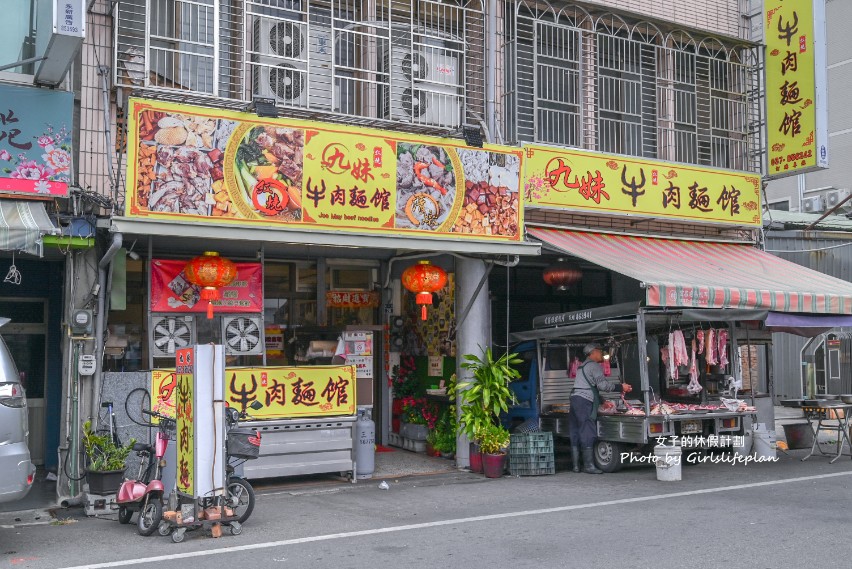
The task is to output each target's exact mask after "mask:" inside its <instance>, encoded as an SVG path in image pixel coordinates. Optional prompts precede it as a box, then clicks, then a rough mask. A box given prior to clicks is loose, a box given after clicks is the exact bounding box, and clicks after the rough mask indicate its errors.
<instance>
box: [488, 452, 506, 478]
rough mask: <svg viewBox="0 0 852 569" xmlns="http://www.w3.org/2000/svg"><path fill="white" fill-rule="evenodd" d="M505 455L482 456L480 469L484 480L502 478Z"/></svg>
mask: <svg viewBox="0 0 852 569" xmlns="http://www.w3.org/2000/svg"><path fill="white" fill-rule="evenodd" d="M506 456H508V455H506V454H505V453H503V454H485V453H483V454H482V469H483V470H484V471H485V477H486V478H500V477H501V476H503V469H504V468H505V467H506Z"/></svg>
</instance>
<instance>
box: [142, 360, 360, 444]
mask: <svg viewBox="0 0 852 569" xmlns="http://www.w3.org/2000/svg"><path fill="white" fill-rule="evenodd" d="M175 377H178V382H177V385H178V388H177V389H174V388H172V387H171V386H172V385H173V384H174V382H175ZM151 382H152V385H151V393H153V394H155V396H156V401H155V403H154V408H155V409H156V410H157V411H158V412H160V413H162V414H164V415H167V416H174V413H175V412H176V411H177V410H179V407H178V406H179V405H180V402H181V399H180V392H179V389H180V377H179V376H176V372H173V371H171V370H154V371H152V372H151ZM225 401H226V402H227V404H228V405H229V406H231V407H234V408H236V409H238V410H239V411H249V412H250V413H251V415H252V417H256V418H258V419H286V418H292V417H321V416H330V415H354V414H355V366H352V365H345V366H300V367H265V368H226V370H225ZM255 401H258V402H260V403H261V404H262V405H263V407H262V408H261V409H253V408H250V407H249V406H250V405H251V404H252V403H254V402H255ZM178 429H180V421H179V424H178ZM178 451H180V447H178Z"/></svg>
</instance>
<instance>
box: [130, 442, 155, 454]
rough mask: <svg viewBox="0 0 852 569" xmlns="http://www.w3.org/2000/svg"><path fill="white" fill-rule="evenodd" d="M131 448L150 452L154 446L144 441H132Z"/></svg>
mask: <svg viewBox="0 0 852 569" xmlns="http://www.w3.org/2000/svg"><path fill="white" fill-rule="evenodd" d="M133 450H134V451H136V452H152V451H153V450H154V447H152V446H151V445H149V444H145V443H133Z"/></svg>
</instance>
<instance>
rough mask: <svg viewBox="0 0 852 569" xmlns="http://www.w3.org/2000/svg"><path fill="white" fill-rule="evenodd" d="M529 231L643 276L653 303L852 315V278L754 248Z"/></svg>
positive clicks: (582, 255)
mask: <svg viewBox="0 0 852 569" xmlns="http://www.w3.org/2000/svg"><path fill="white" fill-rule="evenodd" d="M527 233H528V234H529V235H531V236H533V237H535V238H537V239H540V240H541V241H543V242H545V243H549V244H550V245H552V246H554V247H556V248H557V249H560V250H562V251H565V252H566V253H569V254H571V255H574V256H576V257H580V258H581V259H585V260H587V261H590V262H592V263H595V264H597V265H600V266H602V267H605V268H608V269H611V270H613V271H615V272H618V273H621V274H623V275H626V276H628V277H631V278H634V279H636V280H638V281H639V282H640V283H642V286H643V287H644V288H645V289H646V291H645V292H646V303H647V304H648V305H649V306H666V307H698V308H760V309H767V310H773V311H776V312H799V313H814V314H852V283H849V282H847V281H843V280H840V279H837V278H834V277H830V276H828V275H824V274H822V273H819V272H817V271H813V270H811V269H808V268H805V267H802V266H800V265H796V264H795V263H791V262H789V261H786V260H784V259H781V258H780V257H776V256H774V255H770V254H769V253H765V252H763V251H760V250H759V249H755V248H754V247H751V246H747V245H738V244H732V243H711V242H703V241H681V240H676V239H665V238H652V237H628V236H624V235H606V234H601V233H586V232H577V231H566V230H559V229H545V228H540V227H530V226H528V227H527Z"/></svg>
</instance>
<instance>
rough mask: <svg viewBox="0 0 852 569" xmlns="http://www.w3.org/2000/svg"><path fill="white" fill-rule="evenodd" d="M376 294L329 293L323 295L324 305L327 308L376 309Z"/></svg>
mask: <svg viewBox="0 0 852 569" xmlns="http://www.w3.org/2000/svg"><path fill="white" fill-rule="evenodd" d="M379 301H380V298H379V293H377V292H349V291H330V292H327V293H325V303H326V306H328V307H329V308H376V307H377V306H379Z"/></svg>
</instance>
